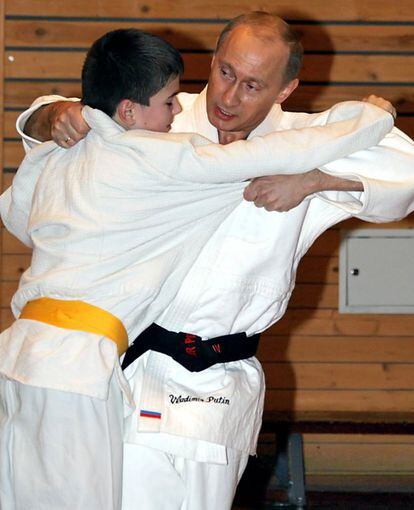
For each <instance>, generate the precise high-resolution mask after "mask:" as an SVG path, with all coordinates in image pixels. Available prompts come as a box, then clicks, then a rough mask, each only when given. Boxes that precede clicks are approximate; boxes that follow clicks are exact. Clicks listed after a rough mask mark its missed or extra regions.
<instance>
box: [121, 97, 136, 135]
mask: <svg viewBox="0 0 414 510" xmlns="http://www.w3.org/2000/svg"><path fill="white" fill-rule="evenodd" d="M139 106H140V105H139V104H137V103H134V102H133V101H131V100H130V99H122V101H120V102H119V103H118V106H117V107H116V117H117V120H118V122H119V123H120V124H121V125H122V126H124V127H125V128H126V129H128V128H131V127H132V126H137V124H139V118H138V117H139V114H140V109H139Z"/></svg>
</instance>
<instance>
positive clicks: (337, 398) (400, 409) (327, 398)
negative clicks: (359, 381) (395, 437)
mask: <svg viewBox="0 0 414 510" xmlns="http://www.w3.org/2000/svg"><path fill="white" fill-rule="evenodd" d="M265 409H266V410H267V411H286V412H287V411H293V412H296V413H297V415H298V417H299V419H300V417H301V414H300V413H306V412H315V411H316V412H323V411H327V410H329V411H330V412H332V413H333V414H334V413H335V412H340V411H349V412H356V413H360V412H361V409H363V410H364V412H367V413H369V412H378V413H382V414H383V413H387V412H389V413H394V412H396V413H402V414H404V412H407V413H412V412H413V411H414V392H413V391H385V390H378V391H366V392H364V391H340V392H338V391H335V390H332V391H328V390H324V391H312V390H309V391H306V390H301V391H296V390H286V391H284V390H267V392H266V398H265Z"/></svg>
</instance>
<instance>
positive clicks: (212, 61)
mask: <svg viewBox="0 0 414 510" xmlns="http://www.w3.org/2000/svg"><path fill="white" fill-rule="evenodd" d="M215 60H216V54H215V53H214V55H213V58H212V59H211V62H210V69H213V64H214V61H215Z"/></svg>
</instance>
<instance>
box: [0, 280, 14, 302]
mask: <svg viewBox="0 0 414 510" xmlns="http://www.w3.org/2000/svg"><path fill="white" fill-rule="evenodd" d="M5 276H6V277H7V275H5ZM16 290H17V282H16V281H14V282H13V281H11V282H10V281H3V282H2V287H1V303H2V305H6V306H8V305H9V304H10V301H11V298H12V297H13V295H14V293H15V292H16Z"/></svg>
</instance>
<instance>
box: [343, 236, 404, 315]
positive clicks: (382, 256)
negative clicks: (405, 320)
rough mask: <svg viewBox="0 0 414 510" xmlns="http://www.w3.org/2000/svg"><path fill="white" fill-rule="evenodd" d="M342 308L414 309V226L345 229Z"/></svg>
mask: <svg viewBox="0 0 414 510" xmlns="http://www.w3.org/2000/svg"><path fill="white" fill-rule="evenodd" d="M339 311H340V312H344V313H396V314H397V313H414V230H412V229H390V230H387V229H355V230H343V231H341V247H340V253H339Z"/></svg>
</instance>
